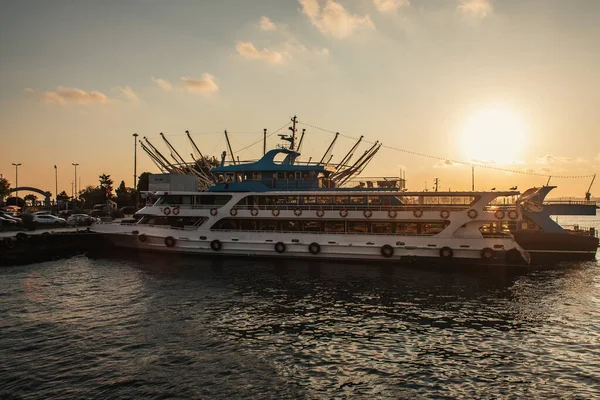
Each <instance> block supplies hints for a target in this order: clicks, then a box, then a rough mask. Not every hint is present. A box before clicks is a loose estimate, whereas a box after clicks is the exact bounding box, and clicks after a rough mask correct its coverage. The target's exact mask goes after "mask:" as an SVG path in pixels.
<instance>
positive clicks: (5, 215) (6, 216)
mask: <svg viewBox="0 0 600 400" xmlns="http://www.w3.org/2000/svg"><path fill="white" fill-rule="evenodd" d="M0 217H1V218H4V219H9V220H12V221H15V222H16V223H18V224H22V223H23V220H22V219H21V218H19V217H15V216H14V215H12V214H11V213H7V212H5V211H0Z"/></svg>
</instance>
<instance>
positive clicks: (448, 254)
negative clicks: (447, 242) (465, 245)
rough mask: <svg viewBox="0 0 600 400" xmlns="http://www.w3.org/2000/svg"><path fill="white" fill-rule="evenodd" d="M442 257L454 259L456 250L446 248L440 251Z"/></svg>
mask: <svg viewBox="0 0 600 400" xmlns="http://www.w3.org/2000/svg"><path fill="white" fill-rule="evenodd" d="M440 257H441V258H452V257H454V250H452V249H451V248H450V247H448V246H444V247H442V248H441V249H440Z"/></svg>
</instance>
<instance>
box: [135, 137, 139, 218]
mask: <svg viewBox="0 0 600 400" xmlns="http://www.w3.org/2000/svg"><path fill="white" fill-rule="evenodd" d="M137 137H138V134H137V133H134V134H133V189H134V190H135V208H136V209H137V208H138V206H139V204H140V202H139V193H138V190H137Z"/></svg>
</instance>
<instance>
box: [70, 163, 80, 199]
mask: <svg viewBox="0 0 600 400" xmlns="http://www.w3.org/2000/svg"><path fill="white" fill-rule="evenodd" d="M71 165H72V166H74V167H75V179H74V180H73V182H75V192H74V194H73V200H74V201H75V200H76V199H77V166H78V165H79V164H76V163H71Z"/></svg>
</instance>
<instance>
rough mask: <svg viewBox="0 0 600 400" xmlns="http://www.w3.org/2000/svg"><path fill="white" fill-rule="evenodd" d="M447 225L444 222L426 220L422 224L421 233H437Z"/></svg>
mask: <svg viewBox="0 0 600 400" xmlns="http://www.w3.org/2000/svg"><path fill="white" fill-rule="evenodd" d="M445 227H446V226H445V224H444V223H443V222H424V223H422V224H421V233H423V234H427V235H435V234H438V233H440V232H441V231H443V230H444V228H445Z"/></svg>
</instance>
